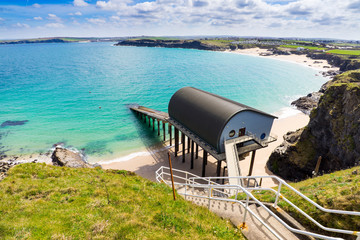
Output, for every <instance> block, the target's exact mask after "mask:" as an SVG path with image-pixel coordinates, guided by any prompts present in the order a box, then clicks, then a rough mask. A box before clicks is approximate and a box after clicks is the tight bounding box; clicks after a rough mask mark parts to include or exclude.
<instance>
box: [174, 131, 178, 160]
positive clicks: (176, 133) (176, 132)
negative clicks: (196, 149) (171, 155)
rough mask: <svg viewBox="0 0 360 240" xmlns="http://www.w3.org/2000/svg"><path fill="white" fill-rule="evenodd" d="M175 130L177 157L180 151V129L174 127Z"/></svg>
mask: <svg viewBox="0 0 360 240" xmlns="http://www.w3.org/2000/svg"><path fill="white" fill-rule="evenodd" d="M174 131H175V157H177V155H178V151H179V129H177V128H176V127H174Z"/></svg>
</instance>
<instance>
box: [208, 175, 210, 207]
mask: <svg viewBox="0 0 360 240" xmlns="http://www.w3.org/2000/svg"><path fill="white" fill-rule="evenodd" d="M210 198H211V185H210V179H209V180H208V199H209V205H208V209H210V200H211V199H210Z"/></svg>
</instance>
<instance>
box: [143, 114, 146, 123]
mask: <svg viewBox="0 0 360 240" xmlns="http://www.w3.org/2000/svg"><path fill="white" fill-rule="evenodd" d="M143 116H144V123H146V115H145V114H144V115H143Z"/></svg>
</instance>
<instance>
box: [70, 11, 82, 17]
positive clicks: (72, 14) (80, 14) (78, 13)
mask: <svg viewBox="0 0 360 240" xmlns="http://www.w3.org/2000/svg"><path fill="white" fill-rule="evenodd" d="M68 15H70V16H82V13H81V12H79V11H78V12H75V13H69V14H68Z"/></svg>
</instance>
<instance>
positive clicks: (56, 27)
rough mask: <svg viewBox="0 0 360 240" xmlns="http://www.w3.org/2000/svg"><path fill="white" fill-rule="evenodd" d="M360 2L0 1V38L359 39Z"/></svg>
mask: <svg viewBox="0 0 360 240" xmlns="http://www.w3.org/2000/svg"><path fill="white" fill-rule="evenodd" d="M359 30H360V0H342V1H338V0H151V1H147V0H0V39H14V38H37V37H57V36H74V37H116V36H134V35H157V36H170V35H176V36H179V35H238V36H272V37H317V38H319V37H320V38H340V39H353V40H360V31H359Z"/></svg>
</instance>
